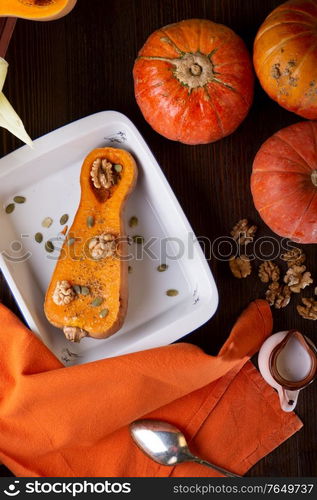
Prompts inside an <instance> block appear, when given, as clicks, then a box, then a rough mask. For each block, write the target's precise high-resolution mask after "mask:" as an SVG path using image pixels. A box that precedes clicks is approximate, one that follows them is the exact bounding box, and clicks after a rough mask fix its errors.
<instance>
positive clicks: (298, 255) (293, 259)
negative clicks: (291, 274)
mask: <svg viewBox="0 0 317 500" xmlns="http://www.w3.org/2000/svg"><path fill="white" fill-rule="evenodd" d="M281 259H282V260H284V261H285V262H286V263H287V265H288V267H293V266H301V265H302V264H304V262H305V260H306V255H305V254H304V252H303V251H302V249H301V248H298V247H296V248H295V247H294V248H292V250H289V251H288V252H286V253H283V254H282V255H281Z"/></svg>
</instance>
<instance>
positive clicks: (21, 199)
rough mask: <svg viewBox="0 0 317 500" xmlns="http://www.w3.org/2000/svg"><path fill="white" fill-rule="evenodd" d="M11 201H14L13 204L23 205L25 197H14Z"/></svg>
mask: <svg viewBox="0 0 317 500" xmlns="http://www.w3.org/2000/svg"><path fill="white" fill-rule="evenodd" d="M13 201H15V203H25V202H26V198H25V196H15V197H14V198H13Z"/></svg>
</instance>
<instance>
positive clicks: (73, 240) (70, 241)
mask: <svg viewBox="0 0 317 500" xmlns="http://www.w3.org/2000/svg"><path fill="white" fill-rule="evenodd" d="M74 243H75V238H69V239H68V240H67V245H68V246H69V247H71V246H72V245H73V244H74Z"/></svg>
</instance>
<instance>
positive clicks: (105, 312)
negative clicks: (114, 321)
mask: <svg viewBox="0 0 317 500" xmlns="http://www.w3.org/2000/svg"><path fill="white" fill-rule="evenodd" d="M108 314H109V309H102V311H100V313H99V318H105V317H106V316H107V315H108Z"/></svg>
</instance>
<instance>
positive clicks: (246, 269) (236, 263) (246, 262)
mask: <svg viewBox="0 0 317 500" xmlns="http://www.w3.org/2000/svg"><path fill="white" fill-rule="evenodd" d="M229 266H230V269H231V272H232V274H233V276H235V277H236V278H246V277H247V276H249V275H250V274H251V270H252V269H251V263H250V259H249V258H248V257H247V256H246V255H241V257H231V258H230V260H229Z"/></svg>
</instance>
